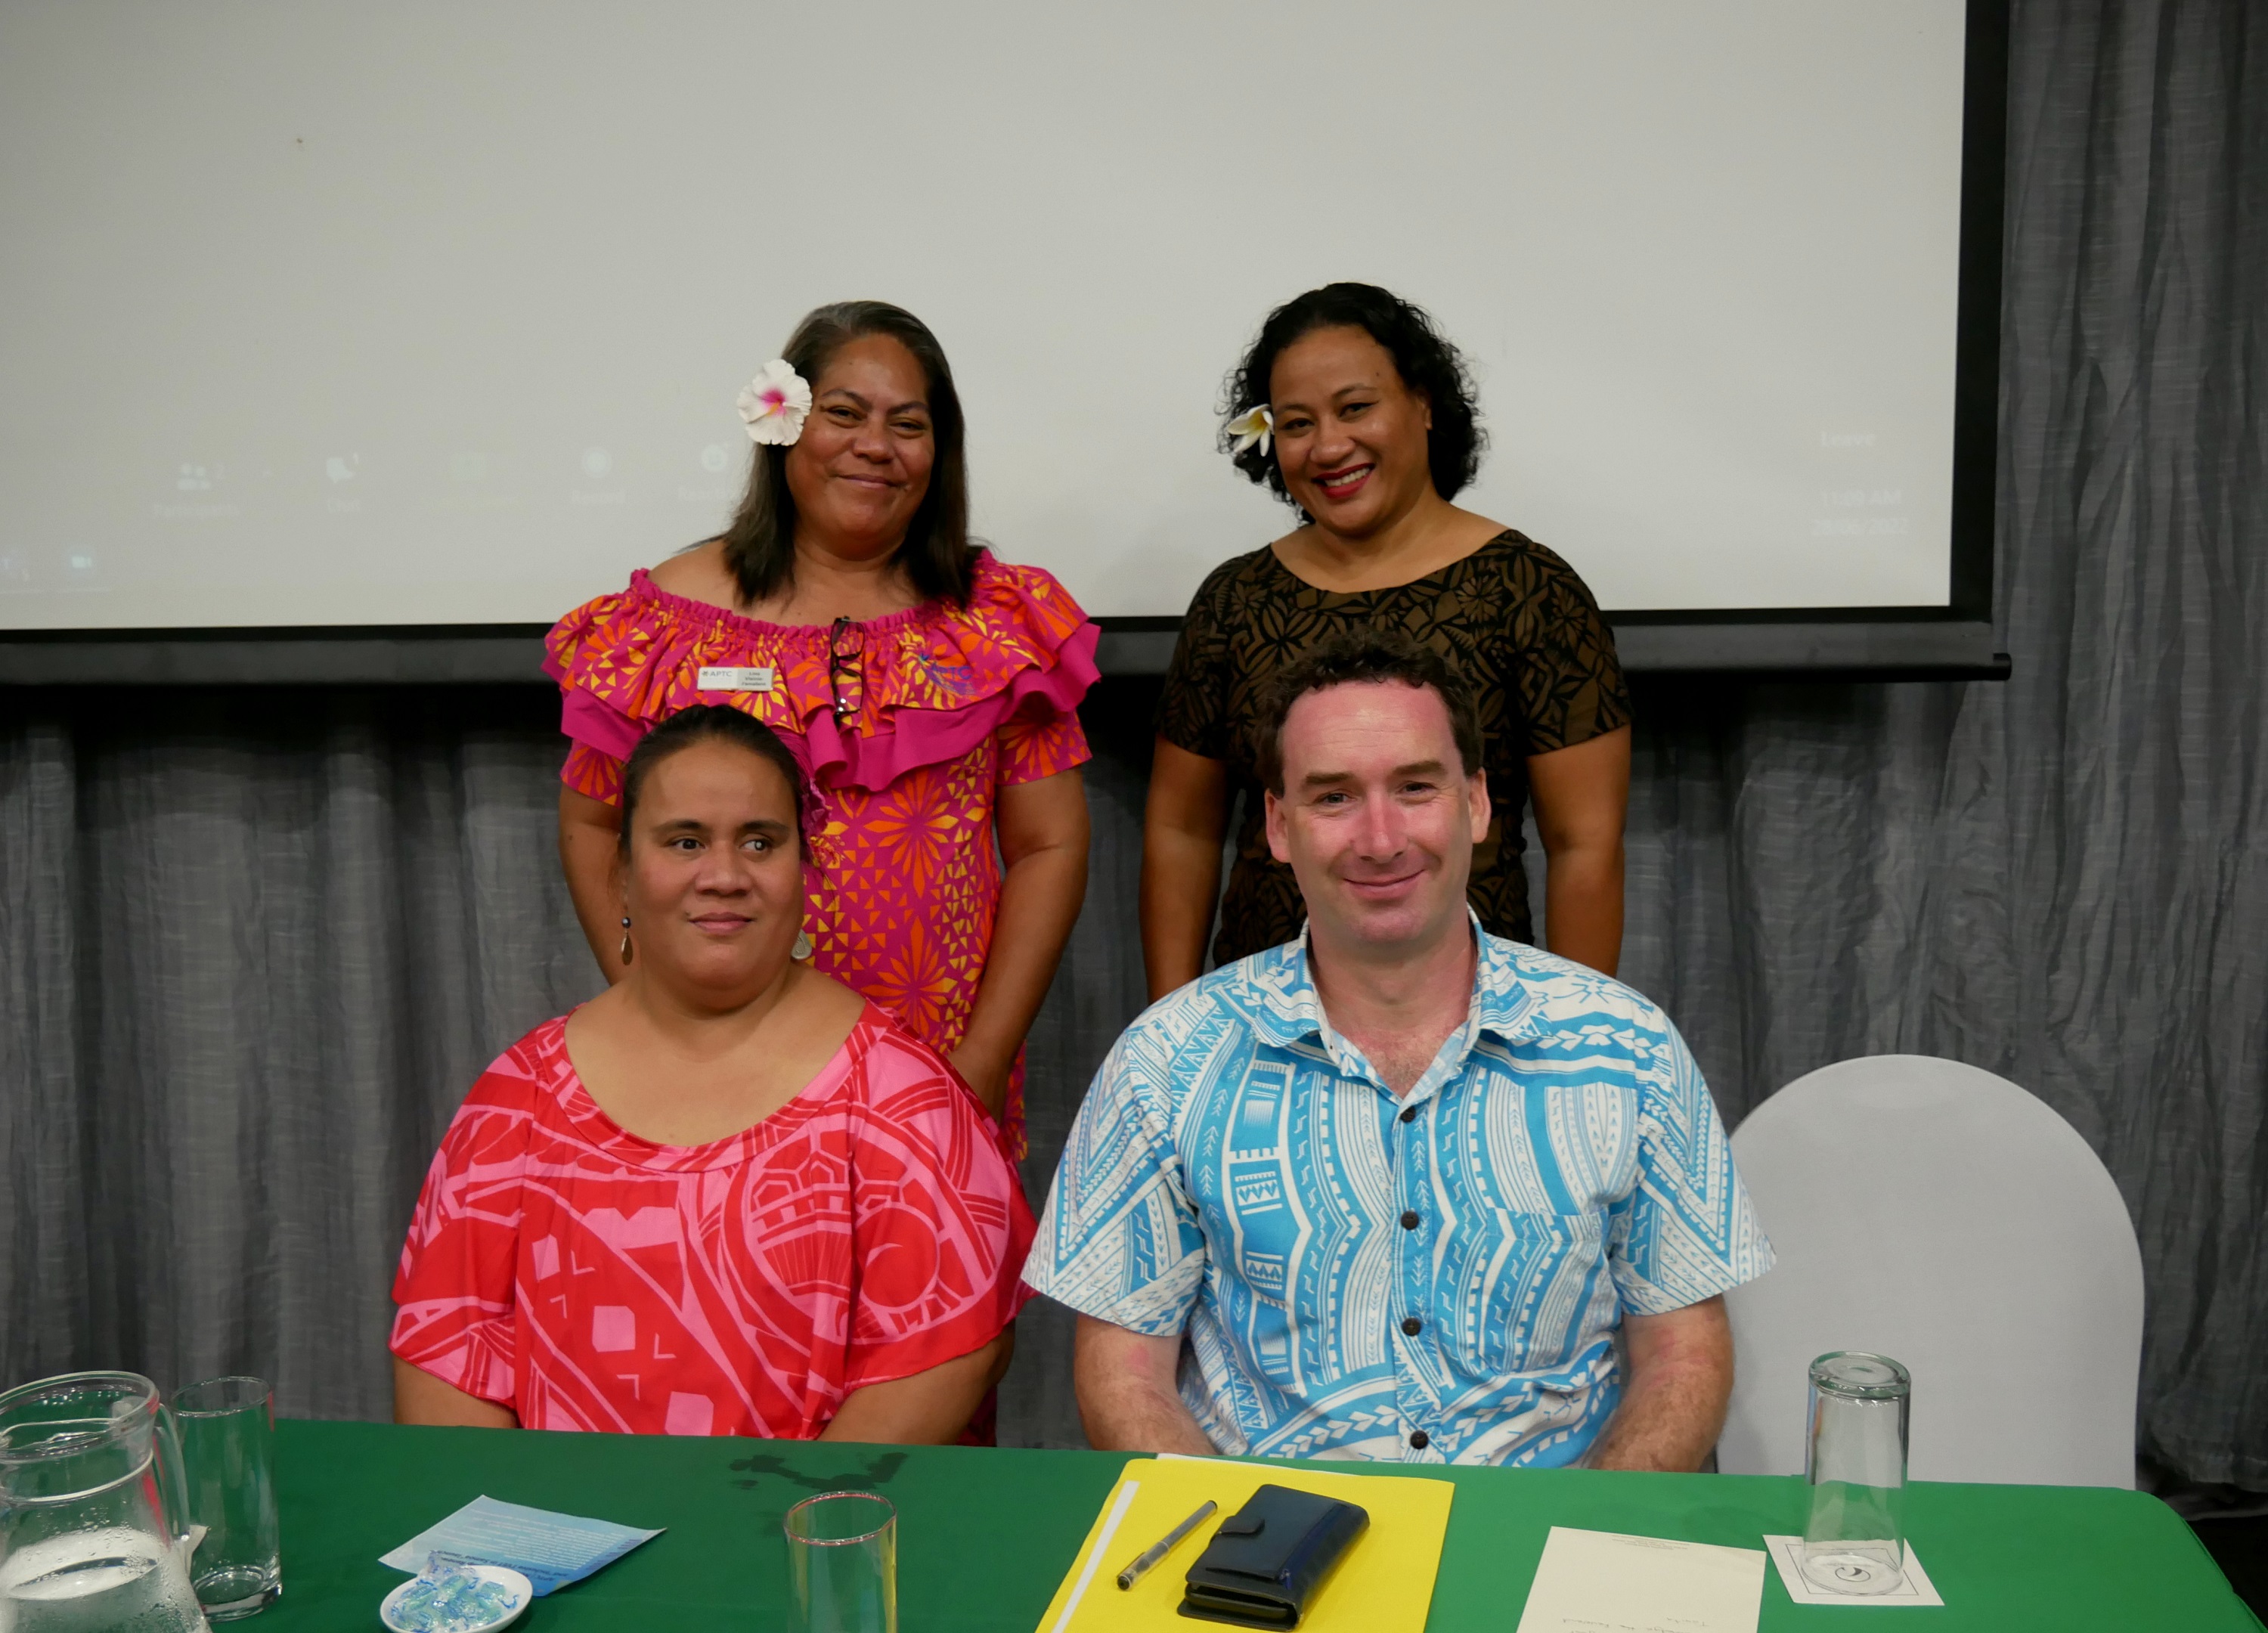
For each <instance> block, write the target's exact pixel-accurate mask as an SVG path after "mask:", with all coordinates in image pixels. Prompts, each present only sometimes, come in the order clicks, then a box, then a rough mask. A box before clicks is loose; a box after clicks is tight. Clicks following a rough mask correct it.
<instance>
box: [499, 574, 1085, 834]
mask: <svg viewBox="0 0 2268 1633" xmlns="http://www.w3.org/2000/svg"><path fill="white" fill-rule="evenodd" d="M1100 638H1101V631H1100V630H1099V629H1097V628H1096V627H1095V625H1094V623H1093V622H1091V621H1089V620H1088V618H1087V616H1086V613H1085V612H1083V611H1082V610H1081V609H1080V607H1079V603H1078V602H1077V601H1075V600H1072V599H1071V593H1070V592H1068V591H1066V590H1065V589H1064V587H1063V585H1061V584H1060V583H1059V582H1057V579H1056V577H1054V575H1053V574H1051V573H1049V572H1048V571H1046V570H1044V569H1042V568H1038V567H1023V566H1015V565H1012V564H1009V563H1003V562H999V561H997V560H995V559H994V558H993V556H992V555H991V553H990V551H981V552H979V554H978V555H977V558H976V570H975V573H974V574H973V583H972V585H971V588H970V592H969V598H968V603H967V605H966V606H955V605H954V604H953V603H951V602H946V601H928V602H924V603H923V604H921V605H920V606H917V607H908V608H906V609H904V610H903V611H901V612H895V613H889V614H884V615H883V616H881V617H879V618H870V619H866V620H865V621H864V622H858V623H847V624H842V625H834V624H776V623H770V622H765V621H764V620H762V619H758V618H751V617H748V616H747V614H743V613H738V612H735V611H733V609H732V608H730V607H717V606H713V605H711V603H709V602H707V601H699V600H693V599H692V598H690V597H689V596H682V595H678V594H675V593H674V592H670V591H667V590H664V589H661V588H660V587H659V586H658V585H655V584H654V583H653V580H652V576H651V575H650V574H648V573H647V572H645V571H644V570H643V569H641V570H638V571H637V572H635V573H633V574H631V576H630V585H629V586H628V587H627V588H626V589H623V590H622V591H619V592H615V593H614V594H611V595H602V596H599V597H596V598H595V599H593V600H590V601H587V602H585V603H584V605H582V606H581V607H577V608H576V609H575V610H574V611H573V612H571V613H570V614H567V616H566V617H564V618H563V619H561V620H560V621H559V622H558V623H557V624H556V626H554V628H553V629H552V631H551V633H550V635H549V636H547V637H546V639H545V643H544V645H545V654H546V655H545V659H544V668H545V671H546V672H547V673H549V674H550V675H551V676H552V678H553V679H554V680H557V681H558V682H559V686H560V689H561V692H562V693H563V704H562V714H561V725H562V729H563V730H564V731H565V732H567V734H568V735H569V736H571V737H573V738H575V739H577V740H578V741H580V742H584V743H586V744H588V745H589V746H590V747H593V748H595V749H597V750H598V751H599V752H600V753H602V754H608V755H610V756H612V757H613V758H615V759H617V760H621V759H626V758H628V757H629V754H630V750H631V749H632V748H634V747H637V740H638V739H639V738H641V737H643V736H644V734H645V733H646V732H648V731H650V730H652V728H653V727H654V726H655V725H659V723H660V722H661V721H662V720H664V719H666V718H667V717H669V716H671V715H673V714H674V713H676V712H677V711H678V710H681V709H684V708H687V707H689V706H690V705H692V704H694V703H700V702H710V703H727V704H730V705H731V706H733V707H734V708H737V709H740V710H746V711H747V713H749V714H751V715H753V716H755V717H756V718H757V719H760V720H762V721H763V722H764V724H765V725H770V727H772V728H773V729H774V730H775V731H777V732H780V733H781V735H782V736H783V737H784V739H786V740H787V743H788V746H789V747H790V748H792V749H793V750H794V751H795V753H796V754H797V757H798V758H799V760H801V761H803V763H804V769H805V770H806V772H807V773H808V774H809V775H810V776H811V777H812V779H813V780H814V783H818V784H819V785H820V786H821V788H822V789H823V788H826V787H829V786H840V785H843V784H850V785H852V786H857V787H861V788H867V789H873V790H877V791H879V790H880V789H884V788H887V787H888V786H889V785H890V784H891V783H894V782H895V781H896V780H897V779H898V777H900V776H903V775H904V774H905V773H906V772H907V771H909V770H911V769H915V768H917V767H919V766H923V765H930V764H936V763H939V762H941V761H946V760H952V759H955V758H958V757H959V756H960V755H961V754H966V753H967V752H968V750H969V749H970V748H972V747H976V744H977V743H979V742H981V741H982V740H983V739H984V738H985V737H987V736H989V735H990V733H991V732H994V731H995V730H997V729H998V727H999V726H1000V725H1002V724H1003V723H1005V721H1007V720H1009V719H1011V718H1013V717H1017V716H1020V715H1030V716H1035V717H1041V718H1045V717H1049V716H1050V715H1055V714H1066V713H1069V712H1071V711H1072V710H1076V709H1077V708H1078V706H1079V700H1080V699H1081V698H1082V697H1084V696H1085V695H1086V689H1087V688H1088V687H1090V686H1092V685H1093V684H1094V680H1096V678H1097V676H1098V673H1099V672H1098V671H1097V670H1096V668H1095V665H1094V649H1095V644H1096V643H1097V641H1098V640H1099V639H1100ZM719 668H725V669H733V670H747V669H754V670H759V671H769V672H770V673H769V674H768V675H767V676H766V677H765V678H766V679H767V680H769V682H770V684H769V685H768V686H767V687H766V688H764V689H762V690H754V689H752V690H745V691H742V690H723V689H717V688H703V686H702V685H701V684H700V682H701V680H702V678H703V676H702V671H703V670H704V669H719ZM838 703H839V704H841V705H843V707H841V708H838Z"/></svg>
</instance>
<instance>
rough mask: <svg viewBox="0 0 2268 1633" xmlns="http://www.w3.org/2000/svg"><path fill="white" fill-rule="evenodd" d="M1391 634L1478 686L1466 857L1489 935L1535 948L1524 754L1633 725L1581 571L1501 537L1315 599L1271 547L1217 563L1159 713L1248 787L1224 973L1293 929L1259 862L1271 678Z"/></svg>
mask: <svg viewBox="0 0 2268 1633" xmlns="http://www.w3.org/2000/svg"><path fill="white" fill-rule="evenodd" d="M1378 624H1391V625H1393V626H1394V627H1395V628H1397V629H1403V630H1405V631H1406V632H1408V633H1409V634H1410V636H1414V637H1416V638H1417V639H1418V640H1419V641H1421V642H1423V643H1425V644H1426V645H1428V646H1431V647H1432V648H1433V650H1434V651H1438V652H1440V654H1441V656H1442V657H1443V658H1445V659H1447V662H1448V665H1449V668H1450V670H1451V672H1452V673H1455V674H1456V675H1458V676H1459V677H1460V678H1461V679H1462V680H1463V681H1464V682H1465V684H1466V685H1467V686H1468V687H1469V688H1472V693H1473V699H1474V702H1476V704H1477V705H1478V706H1479V709H1480V716H1481V759H1482V761H1483V763H1484V766H1485V767H1486V769H1487V771H1488V779H1489V799H1490V801H1491V803H1492V804H1493V805H1494V806H1495V809H1496V814H1495V817H1494V818H1493V820H1491V822H1490V824H1489V831H1488V834H1487V835H1486V836H1485V837H1484V839H1483V840H1482V841H1481V842H1480V843H1479V844H1478V845H1477V846H1476V847H1475V849H1474V851H1473V873H1472V885H1471V898H1472V904H1473V910H1474V911H1475V912H1476V913H1478V914H1479V915H1480V920H1481V923H1482V924H1483V925H1484V926H1485V927H1486V928H1487V929H1488V931H1490V933H1491V934H1493V935H1499V936H1510V937H1511V938H1513V939H1514V940H1517V941H1530V940H1533V939H1534V937H1535V930H1534V927H1533V924H1532V923H1531V922H1530V920H1529V917H1528V875H1527V873H1526V872H1524V871H1523V870H1522V868H1521V849H1522V840H1521V813H1522V812H1524V811H1525V810H1526V808H1527V805H1528V755H1530V754H1549V753H1550V752H1551V751H1552V750H1553V749H1555V748H1566V747H1572V745H1574V744H1577V743H1581V742H1587V741H1588V740H1589V739H1592V738H1594V737H1598V736H1602V735H1603V734H1604V733H1606V732H1611V731H1613V730H1615V729H1616V727H1618V726H1623V725H1629V724H1630V718H1631V703H1630V692H1629V689H1628V688H1626V687H1625V686H1624V682H1623V671H1622V665H1621V664H1620V663H1619V662H1618V661H1617V660H1616V657H1615V637H1614V632H1613V631H1612V630H1610V629H1608V627H1607V623H1606V620H1605V619H1603V618H1602V617H1601V616H1600V615H1599V607H1598V603H1597V602H1596V601H1594V600H1592V598H1591V592H1590V590H1589V588H1588V587H1587V586H1586V585H1584V583H1583V581H1582V580H1581V579H1580V578H1579V577H1576V576H1575V571H1574V569H1572V568H1571V567H1569V566H1568V565H1567V563H1565V562H1563V561H1561V560H1560V559H1559V558H1558V557H1557V555H1553V554H1552V553H1551V552H1550V551H1549V550H1547V549H1545V548H1543V546H1542V545H1540V544H1538V543H1536V542H1535V541H1534V540H1533V539H1530V538H1528V537H1527V536H1526V535H1525V534H1523V533H1517V532H1515V531H1513V529H1511V528H1506V530H1505V531H1504V532H1502V533H1499V534H1498V535H1497V536H1496V537H1495V538H1493V539H1491V540H1490V541H1488V542H1487V543H1486V544H1484V545H1483V546H1482V547H1481V548H1479V549H1477V550H1476V551H1474V552H1473V554H1471V555H1469V556H1467V557H1465V558H1464V560H1462V561H1461V562H1452V563H1450V564H1449V565H1448V566H1447V567H1444V568H1442V569H1441V570H1440V571H1439V572H1434V573H1428V574H1427V575H1426V576H1425V577H1423V578H1418V579H1415V580H1413V581H1412V582H1410V583H1409V584H1405V585H1395V586H1394V587H1393V588H1391V589H1386V590H1360V591H1354V592H1344V593H1342V592H1337V591H1331V590H1319V589H1317V588H1316V587H1315V586H1314V585H1311V584H1309V583H1307V581H1306V580H1304V579H1302V578H1300V577H1298V576H1297V575H1296V574H1294V573H1293V572H1292V570H1291V569H1290V568H1288V567H1286V566H1285V565H1284V563H1282V562H1280V561H1278V559H1277V558H1276V552H1275V551H1274V550H1272V549H1269V548H1261V549H1258V550H1255V551H1254V552H1253V553H1252V554H1251V555H1240V556H1237V557H1235V558H1234V559H1233V560H1232V561H1227V562H1224V563H1221V564H1220V565H1219V567H1217V568H1215V569H1214V570H1213V571H1212V573H1211V577H1207V578H1206V579H1205V581H1204V585H1203V586H1202V587H1200V588H1199V589H1198V591H1197V599H1196V600H1193V601H1191V602H1190V603H1189V616H1188V618H1187V620H1186V621H1185V622H1183V623H1182V637H1181V642H1180V644H1179V645H1177V646H1176V647H1175V649H1174V662H1173V666H1172V668H1171V669H1169V670H1168V671H1167V674H1166V689H1165V695H1164V696H1163V697H1162V698H1161V699H1160V702H1159V705H1158V733H1159V735H1160V736H1161V737H1163V738H1164V739H1166V740H1167V742H1169V743H1172V744H1173V745H1175V747H1179V748H1185V749H1187V750H1188V751H1189V753H1191V754H1202V755H1204V757H1205V758H1206V759H1208V760H1221V761H1226V762H1227V763H1228V768H1229V783H1230V788H1231V791H1232V792H1234V791H1242V792H1244V793H1245V794H1246V796H1247V798H1246V799H1245V802H1244V814H1243V819H1242V820H1241V822H1240V823H1239V824H1238V826H1237V831H1236V861H1235V864H1234V865H1233V867H1232V868H1231V869H1230V871H1229V876H1228V893H1227V894H1226V896H1225V897H1224V898H1223V899H1222V901H1221V909H1220V931H1219V935H1217V936H1216V937H1215V938H1214V939H1213V949H1212V950H1213V958H1214V960H1216V961H1217V962H1219V963H1222V964H1226V963H1230V962H1232V961H1233V960H1237V959H1241V958H1243V957H1245V956H1246V955H1247V954H1248V953H1257V952H1259V951H1261V950H1262V949H1263V948H1265V947H1272V946H1276V945H1279V944H1281V943H1283V942H1286V941H1289V940H1291V939H1292V938H1293V937H1295V936H1297V935H1298V934H1299V933H1300V924H1301V923H1303V922H1304V921H1305V920H1306V918H1307V909H1306V908H1305V907H1304V906H1303V905H1302V904H1301V902H1300V886H1299V885H1298V883H1297V882H1296V881H1295V880H1294V879H1292V870H1291V869H1290V868H1288V867H1286V866H1285V865H1284V864H1282V863H1280V862H1278V861H1277V860H1276V859H1275V858H1274V857H1271V856H1270V855H1269V854H1268V835H1267V830H1266V822H1265V820H1264V813H1263V810H1262V805H1261V800H1260V797H1259V784H1258V783H1257V780H1256V777H1255V776H1254V774H1253V758H1252V749H1251V745H1250V742H1249V739H1248V732H1249V728H1250V723H1251V719H1252V713H1253V710H1254V709H1255V707H1256V700H1257V698H1258V696H1259V694H1260V690H1261V688H1262V687H1263V685H1264V684H1265V683H1266V681H1267V680H1268V679H1269V677H1270V676H1271V675H1273V674H1274V673H1276V671H1277V670H1278V669H1280V668H1282V667H1283V666H1284V665H1285V664H1286V663H1288V662H1289V661H1291V659H1292V658H1295V657H1297V656H1298V655H1299V654H1300V652H1301V651H1305V650H1306V649H1307V647H1308V646H1309V645H1310V644H1313V643H1314V642H1315V641H1317V640H1319V639H1321V638H1322V636H1326V635H1330V634H1333V633H1336V632H1337V631H1338V630H1340V629H1347V628H1350V627H1352V626H1358V625H1359V626H1375V625H1378Z"/></svg>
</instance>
